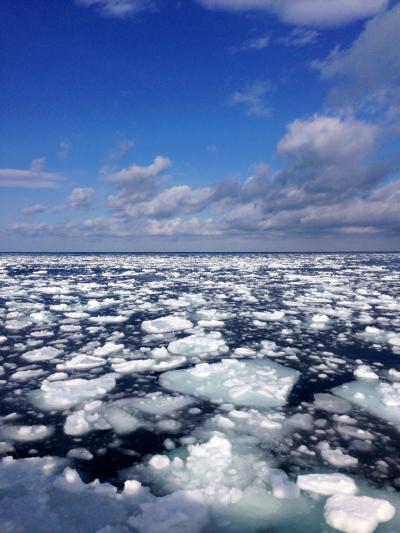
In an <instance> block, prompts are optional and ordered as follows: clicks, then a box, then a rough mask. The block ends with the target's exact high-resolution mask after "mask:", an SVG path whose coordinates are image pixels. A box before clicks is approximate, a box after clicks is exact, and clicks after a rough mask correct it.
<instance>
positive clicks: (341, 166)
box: [277, 115, 386, 192]
mask: <svg viewBox="0 0 400 533" xmlns="http://www.w3.org/2000/svg"><path fill="white" fill-rule="evenodd" d="M378 133H379V128H378V127H377V126H375V125H374V124H370V123H368V122H362V121H359V120H356V119H354V118H352V117H350V118H347V119H342V118H339V117H330V116H320V115H315V116H314V117H312V118H311V119H309V120H295V121H294V122H292V123H291V124H290V125H289V126H288V129H287V133H286V134H285V136H284V137H283V138H282V139H281V141H280V142H279V144H278V149H277V151H278V155H280V156H281V157H282V158H284V159H285V160H286V161H287V167H286V171H285V172H286V177H287V179H288V180H289V181H290V182H294V183H305V184H306V186H307V188H308V189H309V190H314V191H320V192H323V191H328V190H341V191H345V190H348V189H349V188H350V189H351V190H353V189H354V188H357V187H360V186H361V185H367V184H368V182H373V181H377V180H378V179H379V178H380V176H379V171H378V170H379V167H378V166H375V165H367V164H364V163H363V161H364V159H366V157H367V156H368V155H369V154H370V152H371V151H372V149H373V147H374V146H375V143H376V140H377V137H378ZM385 170H386V169H385Z"/></svg>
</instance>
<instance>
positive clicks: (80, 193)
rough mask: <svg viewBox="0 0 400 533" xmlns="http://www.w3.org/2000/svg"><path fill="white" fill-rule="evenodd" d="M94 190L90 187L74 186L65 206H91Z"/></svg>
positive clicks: (79, 207) (77, 207) (83, 207)
mask: <svg viewBox="0 0 400 533" xmlns="http://www.w3.org/2000/svg"><path fill="white" fill-rule="evenodd" d="M94 194H95V191H94V189H92V188H91V187H76V188H75V189H73V190H72V192H71V194H70V195H69V196H68V198H67V200H66V204H65V207H70V208H73V209H87V208H89V207H91V205H92V202H93V198H94Z"/></svg>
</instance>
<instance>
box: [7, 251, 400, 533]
mask: <svg viewBox="0 0 400 533" xmlns="http://www.w3.org/2000/svg"><path fill="white" fill-rule="evenodd" d="M399 311H400V255H397V254H328V255H323V254H270V255H268V254H265V255H262V254H254V255H251V254H250V255H241V254H237V255H229V254H223V255H222V254H221V255H218V254H194V255H193V254H192V255H190V254H175V255H174V254H168V255H167V254H160V255H146V254H142V255H140V254H138V255H128V254H127V255H123V254H121V255H25V256H23V255H0V380H1V388H0V395H1V401H0V453H1V455H2V460H1V463H0V532H1V533H16V532H18V533H19V532H21V533H22V532H29V533H38V532H40V533H57V532H72V531H73V532H77V533H86V532H89V533H92V532H93V533H96V532H97V533H119V532H139V533H161V532H163V533H196V532H205V533H211V532H219V531H221V532H227V533H228V532H235V533H247V532H254V533H255V532H260V533H261V532H271V533H287V532H290V533H300V532H301V533H303V532H307V533H319V532H323V533H325V532H326V533H329V532H334V531H342V532H346V533H369V532H372V531H378V532H395V531H397V532H400V492H399V491H400V314H399Z"/></svg>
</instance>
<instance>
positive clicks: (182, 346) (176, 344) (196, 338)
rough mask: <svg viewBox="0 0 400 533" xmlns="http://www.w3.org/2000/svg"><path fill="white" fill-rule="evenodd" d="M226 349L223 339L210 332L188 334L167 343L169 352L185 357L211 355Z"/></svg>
mask: <svg viewBox="0 0 400 533" xmlns="http://www.w3.org/2000/svg"><path fill="white" fill-rule="evenodd" d="M227 350H228V348H227V346H226V344H225V341H224V340H223V339H221V338H219V337H217V336H215V335H212V334H211V335H189V337H184V338H183V339H179V340H177V341H173V342H170V343H169V345H168V351H169V352H170V353H172V354H174V355H184V356H185V357H205V356H213V355H216V354H218V353H222V352H225V351H227Z"/></svg>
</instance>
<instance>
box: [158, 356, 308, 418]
mask: <svg viewBox="0 0 400 533" xmlns="http://www.w3.org/2000/svg"><path fill="white" fill-rule="evenodd" d="M298 376H299V373H298V372H297V371H296V370H293V369H291V368H287V367H284V366H281V365H278V364H276V363H273V362H272V361H261V360H251V361H238V360H237V359H224V360H222V361H221V362H220V363H213V364H209V363H201V364H198V365H195V366H194V367H192V368H188V369H185V370H173V371H171V372H166V373H165V374H162V375H161V377H160V383H161V385H162V386H163V387H165V388H167V389H170V390H174V391H176V392H180V393H183V394H191V395H194V396H200V397H202V398H206V399H208V400H211V401H214V402H231V403H233V404H235V405H243V406H248V407H264V408H268V407H277V406H279V405H284V404H285V403H286V399H287V397H288V396H289V394H290V391H291V390H292V387H293V386H294V384H295V383H296V381H297V379H298Z"/></svg>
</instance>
